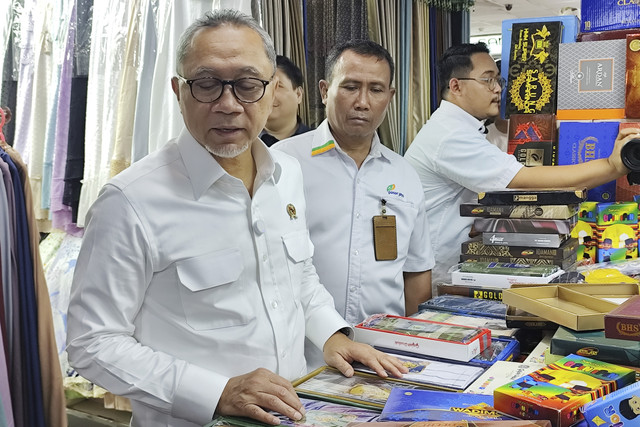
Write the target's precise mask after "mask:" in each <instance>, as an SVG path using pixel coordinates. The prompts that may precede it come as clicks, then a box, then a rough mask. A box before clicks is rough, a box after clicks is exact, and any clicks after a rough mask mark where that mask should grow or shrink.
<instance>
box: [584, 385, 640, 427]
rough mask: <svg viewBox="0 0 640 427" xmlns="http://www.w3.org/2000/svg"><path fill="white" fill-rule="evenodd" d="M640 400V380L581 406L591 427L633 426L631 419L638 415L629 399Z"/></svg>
mask: <svg viewBox="0 0 640 427" xmlns="http://www.w3.org/2000/svg"><path fill="white" fill-rule="evenodd" d="M634 397H635V399H636V401H637V400H640V382H636V383H634V384H631V385H628V386H626V387H623V388H621V389H619V390H616V391H614V392H613V393H611V394H608V395H605V396H602V397H600V398H598V399H596V400H594V401H591V402H589V403H587V404H586V405H584V406H583V407H582V408H580V411H581V412H582V413H583V414H584V419H585V421H586V422H587V425H589V427H605V426H620V427H621V426H627V425H628V426H632V425H636V424H635V423H637V422H638V420H636V421H631V420H633V419H634V418H636V417H637V416H638V414H637V413H636V412H634V411H633V410H632V409H631V406H630V405H629V399H633V398H634Z"/></svg>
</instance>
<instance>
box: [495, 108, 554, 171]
mask: <svg viewBox="0 0 640 427" xmlns="http://www.w3.org/2000/svg"><path fill="white" fill-rule="evenodd" d="M556 134H557V126H556V116H555V114H511V115H510V116H509V132H508V145H507V153H509V154H513V155H514V156H515V157H516V158H517V159H518V161H519V162H520V163H522V164H523V165H525V166H551V165H555V164H557V151H558V145H557V143H556Z"/></svg>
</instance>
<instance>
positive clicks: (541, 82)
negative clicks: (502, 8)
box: [506, 21, 562, 117]
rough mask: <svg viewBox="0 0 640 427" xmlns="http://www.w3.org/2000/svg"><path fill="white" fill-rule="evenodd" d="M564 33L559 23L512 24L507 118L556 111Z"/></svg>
mask: <svg viewBox="0 0 640 427" xmlns="http://www.w3.org/2000/svg"><path fill="white" fill-rule="evenodd" d="M561 32H562V23H561V22H560V21H551V22H527V23H516V24H513V27H512V35H511V54H510V56H509V81H508V85H507V110H506V116H507V117H508V116H509V115H511V114H553V113H554V112H555V110H556V86H557V77H558V76H557V70H558V45H559V44H560V33H561Z"/></svg>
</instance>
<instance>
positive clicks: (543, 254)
mask: <svg viewBox="0 0 640 427" xmlns="http://www.w3.org/2000/svg"><path fill="white" fill-rule="evenodd" d="M577 247H578V240H577V239H568V240H567V241H566V242H565V243H563V244H562V245H560V247H558V248H536V247H532V246H526V245H523V246H516V245H510V246H507V245H493V244H490V245H487V244H484V243H483V242H482V237H480V236H479V237H475V238H473V239H471V240H468V241H466V242H464V243H462V247H461V249H462V254H463V255H484V256H500V257H510V258H549V259H552V260H554V261H559V262H561V261H562V260H564V259H566V258H568V257H570V256H572V255H573V253H575V251H576V250H577Z"/></svg>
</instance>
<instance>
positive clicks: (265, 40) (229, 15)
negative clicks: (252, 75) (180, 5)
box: [176, 9, 276, 72]
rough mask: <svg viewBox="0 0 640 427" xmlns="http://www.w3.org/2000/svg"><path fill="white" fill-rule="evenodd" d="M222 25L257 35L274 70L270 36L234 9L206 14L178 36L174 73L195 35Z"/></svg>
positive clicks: (252, 20) (274, 54)
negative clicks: (253, 32)
mask: <svg viewBox="0 0 640 427" xmlns="http://www.w3.org/2000/svg"><path fill="white" fill-rule="evenodd" d="M224 24H229V25H232V26H236V27H247V28H250V29H252V30H253V31H255V32H256V33H258V35H259V36H260V38H261V39H262V44H263V46H264V51H265V53H266V54H267V58H269V62H271V64H272V65H273V70H274V72H275V70H276V50H275V48H274V47H273V41H272V40H271V36H269V33H267V32H266V31H265V30H264V29H263V28H262V27H261V26H260V24H258V22H257V21H256V20H255V19H253V18H252V17H250V16H249V15H246V14H244V13H242V12H239V11H237V10H234V9H222V10H216V11H212V12H206V13H205V14H204V16H202V17H201V18H198V19H197V20H196V21H195V22H194V23H193V24H191V25H189V27H187V29H186V30H184V32H183V33H182V35H181V36H180V40H179V41H178V49H177V50H176V71H178V67H179V66H180V65H181V64H182V61H184V58H185V57H186V56H187V54H188V53H189V50H190V49H191V47H192V46H193V38H194V37H195V36H196V34H197V33H198V32H199V31H200V30H202V29H204V28H217V27H220V26H222V25H224Z"/></svg>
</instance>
